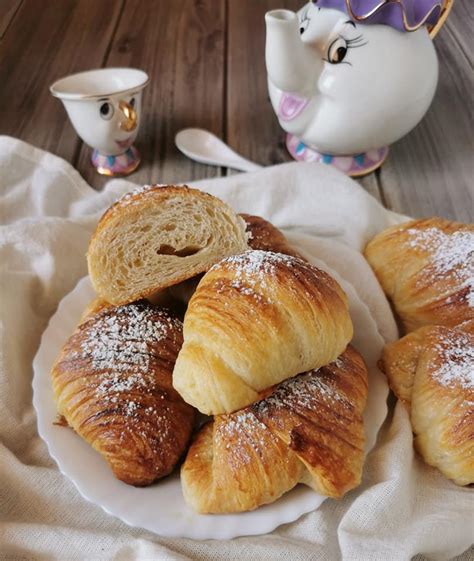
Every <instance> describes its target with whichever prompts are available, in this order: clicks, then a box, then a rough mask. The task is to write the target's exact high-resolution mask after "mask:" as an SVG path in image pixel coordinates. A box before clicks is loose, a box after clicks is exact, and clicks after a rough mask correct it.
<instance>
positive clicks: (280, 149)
mask: <svg viewBox="0 0 474 561" xmlns="http://www.w3.org/2000/svg"><path fill="white" fill-rule="evenodd" d="M301 5H302V2H301V0H259V1H258V2H242V1H241V0H229V4H228V6H229V14H228V31H227V75H226V77H227V86H226V141H227V142H228V143H229V144H230V146H231V147H232V148H233V149H234V150H236V151H237V152H239V153H241V154H242V155H243V156H245V157H246V158H248V159H250V160H253V161H255V162H257V163H259V164H262V165H265V166H269V165H273V164H279V163H282V162H288V161H291V157H290V155H289V154H288V152H287V150H286V147H285V133H284V132H283V130H282V129H281V127H280V125H279V124H278V120H277V118H276V115H275V113H274V111H273V108H272V106H271V103H270V98H269V96H268V90H267V72H266V68H265V33H266V32H265V12H267V11H268V10H273V9H276V8H287V9H290V10H297V9H299V8H300V7H301Z"/></svg>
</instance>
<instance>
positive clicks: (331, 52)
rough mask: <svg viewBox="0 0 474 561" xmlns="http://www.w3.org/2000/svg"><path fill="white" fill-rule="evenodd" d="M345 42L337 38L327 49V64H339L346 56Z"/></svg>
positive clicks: (341, 38)
mask: <svg viewBox="0 0 474 561" xmlns="http://www.w3.org/2000/svg"><path fill="white" fill-rule="evenodd" d="M347 51H348V48H347V42H346V40H345V39H344V38H343V37H338V38H337V39H335V40H334V41H333V42H332V43H331V44H330V45H329V49H328V62H330V63H331V64H339V63H341V62H342V61H343V60H344V59H345V58H346V55H347Z"/></svg>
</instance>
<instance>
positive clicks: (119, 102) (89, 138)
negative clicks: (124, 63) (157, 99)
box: [50, 68, 149, 176]
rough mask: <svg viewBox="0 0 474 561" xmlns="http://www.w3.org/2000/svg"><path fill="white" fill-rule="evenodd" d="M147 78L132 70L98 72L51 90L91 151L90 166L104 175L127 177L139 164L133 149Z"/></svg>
mask: <svg viewBox="0 0 474 561" xmlns="http://www.w3.org/2000/svg"><path fill="white" fill-rule="evenodd" d="M148 81H149V79H148V75H147V74H146V73H145V72H143V71H142V70H138V69H135V68H99V69H97V70H88V71H86V72H80V73H78V74H72V75H70V76H67V77H65V78H61V79H60V80H57V81H56V82H54V84H53V85H52V86H51V87H50V91H51V93H52V94H53V96H55V97H58V98H59V99H60V100H61V101H62V102H63V104H64V107H65V109H66V111H67V114H68V115H69V118H70V119H71V123H72V124H73V126H74V128H75V129H76V132H77V134H78V135H79V136H80V137H81V138H82V140H83V141H84V142H85V143H86V144H88V145H89V146H90V147H91V148H93V149H94V150H93V153H92V164H93V165H94V167H95V168H96V169H97V171H98V172H99V173H101V174H103V175H110V176H112V175H127V174H129V173H132V171H134V170H135V169H136V168H137V167H138V164H139V163H140V155H139V154H138V151H137V149H136V148H135V147H134V146H132V145H133V142H134V140H135V138H136V136H137V133H138V128H139V126H140V115H141V101H142V91H143V88H144V87H145V86H146V85H147V84H148Z"/></svg>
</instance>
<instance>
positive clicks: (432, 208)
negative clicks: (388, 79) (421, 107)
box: [380, 0, 474, 222]
mask: <svg viewBox="0 0 474 561" xmlns="http://www.w3.org/2000/svg"><path fill="white" fill-rule="evenodd" d="M471 13H472V10H469V9H468V7H467V0H458V1H457V2H455V4H454V8H453V11H452V13H451V15H450V19H449V20H448V22H447V24H446V25H445V26H444V27H443V29H442V30H441V31H440V33H439V35H438V36H437V38H436V40H435V45H436V49H437V52H438V56H439V64H440V66H439V84H438V89H437V92H436V95H435V99H434V101H433V104H432V106H431V108H430V109H429V111H428V113H427V115H426V117H425V118H424V119H423V121H422V122H421V123H420V124H419V125H418V126H417V127H416V128H415V129H414V130H413V131H412V132H411V133H410V134H409V135H407V136H406V137H405V138H402V139H401V140H400V141H399V142H397V143H396V144H395V145H393V146H392V148H391V151H390V154H389V158H388V160H387V162H386V163H385V165H384V166H383V168H382V169H381V172H380V178H381V185H382V191H383V197H384V200H385V201H386V204H387V206H388V207H389V208H391V209H393V210H395V211H398V212H402V213H404V214H409V215H411V216H415V217H425V216H426V217H428V216H433V215H440V216H443V217H445V218H450V219H456V220H460V221H462V222H472V221H473V220H474V159H473V148H474V144H473V135H472V129H473V124H474V121H473V111H472V110H473V96H472V92H473V91H474V80H473V72H472V60H471V59H470V58H469V54H468V53H469V52H470V49H469V45H468V39H467V38H468V37H469V36H470V35H472V27H473V25H472V24H473V18H472V15H471Z"/></svg>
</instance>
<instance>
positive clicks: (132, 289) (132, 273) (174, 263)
mask: <svg viewBox="0 0 474 561" xmlns="http://www.w3.org/2000/svg"><path fill="white" fill-rule="evenodd" d="M246 249H247V236H246V234H245V224H244V221H243V220H242V218H240V217H238V216H237V215H236V214H235V213H234V211H233V210H232V209H231V208H230V207H229V206H228V205H227V204H225V203H224V202H223V201H221V200H220V199H218V198H216V197H213V196H212V195H209V194H207V193H204V192H202V191H199V190H197V189H190V188H189V187H186V186H185V185H183V186H179V187H178V186H173V185H168V186H159V185H149V186H145V187H141V188H139V189H137V190H135V191H132V192H130V193H128V194H126V195H125V196H124V197H122V198H121V199H120V200H119V201H118V202H117V203H115V204H114V205H112V206H111V207H110V208H109V209H108V210H107V211H106V212H105V214H104V215H103V216H102V218H101V219H100V221H99V224H98V226H97V229H96V231H95V232H94V235H93V236H92V239H91V242H90V244H89V249H88V252H87V263H88V268H89V275H90V277H91V281H92V284H93V285H94V288H95V290H96V292H97V294H98V295H99V296H100V297H101V298H103V299H105V300H106V301H107V302H111V303H112V304H116V305H119V304H126V303H128V302H133V301H136V300H138V299H140V298H145V297H148V296H151V295H153V294H154V293H156V292H157V291H159V290H162V289H164V288H167V287H169V286H172V285H174V284H177V283H179V282H181V281H184V280H186V279H189V278H191V277H194V276H195V275H197V274H199V273H202V272H204V271H207V270H208V269H209V268H210V267H211V266H212V265H214V263H217V262H218V261H220V260H221V259H223V258H224V257H227V256H228V255H234V254H236V253H241V252H242V251H245V250H246Z"/></svg>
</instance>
